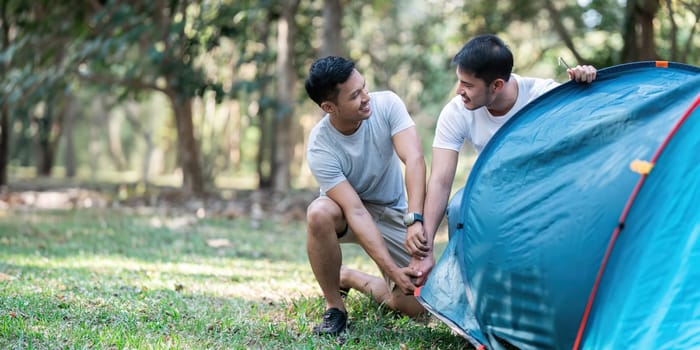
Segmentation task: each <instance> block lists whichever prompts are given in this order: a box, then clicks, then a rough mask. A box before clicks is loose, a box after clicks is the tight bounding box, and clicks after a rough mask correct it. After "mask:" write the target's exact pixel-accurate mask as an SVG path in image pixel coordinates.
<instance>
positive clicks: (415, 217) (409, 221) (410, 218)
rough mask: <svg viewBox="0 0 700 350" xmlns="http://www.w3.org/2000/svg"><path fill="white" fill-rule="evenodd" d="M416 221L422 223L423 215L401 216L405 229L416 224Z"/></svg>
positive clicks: (409, 214) (410, 214) (407, 214)
mask: <svg viewBox="0 0 700 350" xmlns="http://www.w3.org/2000/svg"><path fill="white" fill-rule="evenodd" d="M416 221H420V223H421V224H422V223H423V215H420V214H418V213H406V215H404V216H403V223H404V225H406V227H408V226H411V225H413V224H414V223H416Z"/></svg>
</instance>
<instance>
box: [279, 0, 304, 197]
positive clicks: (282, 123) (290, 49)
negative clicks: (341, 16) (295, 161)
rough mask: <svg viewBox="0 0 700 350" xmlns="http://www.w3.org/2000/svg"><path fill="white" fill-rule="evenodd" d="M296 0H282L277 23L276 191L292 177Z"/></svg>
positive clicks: (281, 188) (285, 187) (283, 189)
mask: <svg viewBox="0 0 700 350" xmlns="http://www.w3.org/2000/svg"><path fill="white" fill-rule="evenodd" d="M298 7H299V0H287V1H283V8H282V16H281V17H280V19H279V21H278V22H277V48H278V51H277V72H278V74H279V75H278V79H277V102H278V103H277V108H278V109H277V118H275V124H276V128H275V135H276V142H277V145H276V150H275V156H274V160H275V162H274V170H275V172H274V173H273V174H274V175H273V190H274V191H275V192H278V193H286V192H287V191H289V187H290V183H291V176H290V163H291V159H292V156H293V149H294V147H293V146H294V140H293V136H292V135H293V130H292V129H293V128H292V119H293V117H294V100H295V97H296V95H295V94H294V82H295V81H296V75H295V74H294V73H295V72H294V45H295V39H296V23H295V22H294V15H295V14H296V12H297V8H298Z"/></svg>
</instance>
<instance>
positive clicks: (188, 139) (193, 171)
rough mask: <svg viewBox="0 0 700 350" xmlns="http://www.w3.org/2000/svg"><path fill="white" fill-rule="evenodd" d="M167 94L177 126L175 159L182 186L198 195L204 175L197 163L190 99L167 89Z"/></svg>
mask: <svg viewBox="0 0 700 350" xmlns="http://www.w3.org/2000/svg"><path fill="white" fill-rule="evenodd" d="M167 95H168V98H169V99H170V104H171V106H172V108H173V115H174V117H175V127H176V128H177V159H178V165H179V166H180V169H181V170H182V188H183V189H184V190H185V191H187V192H189V193H192V194H194V195H196V196H199V195H202V194H204V177H203V176H202V168H201V166H200V164H199V162H200V155H199V147H198V146H197V141H196V140H195V137H194V123H193V122H192V101H191V100H190V99H189V98H188V97H185V96H180V95H179V94H178V93H177V92H175V91H173V90H168V92H167Z"/></svg>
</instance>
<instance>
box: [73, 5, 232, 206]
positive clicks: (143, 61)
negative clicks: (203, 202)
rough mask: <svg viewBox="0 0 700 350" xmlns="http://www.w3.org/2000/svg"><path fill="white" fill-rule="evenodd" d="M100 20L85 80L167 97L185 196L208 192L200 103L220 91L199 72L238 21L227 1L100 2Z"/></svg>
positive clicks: (87, 49) (93, 23)
mask: <svg viewBox="0 0 700 350" xmlns="http://www.w3.org/2000/svg"><path fill="white" fill-rule="evenodd" d="M91 5H92V10H93V11H94V15H93V16H92V17H91V18H90V20H89V22H88V27H89V31H88V33H87V35H86V40H84V41H83V45H82V50H83V52H84V53H85V54H84V59H83V63H84V64H83V65H82V66H81V68H80V69H78V73H79V76H80V77H81V78H83V79H85V80H88V81H91V82H95V83H100V84H105V85H120V86H123V87H126V88H128V89H134V90H154V91H160V92H162V93H163V94H165V96H167V98H168V100H169V101H170V105H171V108H172V112H173V117H174V124H175V128H176V130H177V157H178V164H179V166H180V168H181V170H182V176H183V189H185V190H186V191H189V192H192V193H194V194H201V193H203V191H204V186H205V179H204V177H203V175H202V168H201V155H200V150H199V143H198V141H197V140H196V139H195V132H194V129H195V125H194V123H193V119H192V99H193V98H194V97H195V96H203V95H204V93H205V92H206V91H214V92H215V93H216V95H217V100H218V101H220V100H221V98H223V89H222V86H221V84H220V83H219V82H217V81H215V80H213V79H210V78H209V77H207V76H206V74H205V73H204V72H203V70H202V67H201V66H198V65H197V58H198V57H199V56H201V55H203V54H205V53H207V52H209V51H210V50H212V49H213V48H214V47H216V46H217V45H218V43H219V39H220V37H221V33H222V28H224V25H225V23H226V22H227V21H230V18H231V16H232V14H233V12H232V8H231V7H230V6H229V4H228V3H225V2H222V1H187V0H183V1H178V0H176V1H165V0H157V1H153V2H144V1H137V0H133V1H129V0H114V1H109V2H107V3H106V4H104V5H103V4H101V3H99V2H97V1H92V2H91Z"/></svg>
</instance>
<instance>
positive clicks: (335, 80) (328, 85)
mask: <svg viewBox="0 0 700 350" xmlns="http://www.w3.org/2000/svg"><path fill="white" fill-rule="evenodd" d="M353 69H355V63H354V62H353V61H350V60H348V59H346V58H343V57H337V56H327V57H323V58H320V59H318V60H316V62H314V63H313V64H311V68H309V75H308V76H307V77H306V81H305V82H304V87H305V88H306V93H307V94H308V95H309V98H311V99H312V100H313V101H314V102H316V104H318V105H319V106H320V105H321V103H323V101H333V102H337V98H338V93H339V92H340V89H338V84H342V83H344V82H345V81H347V80H348V78H350V74H352V71H353Z"/></svg>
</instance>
